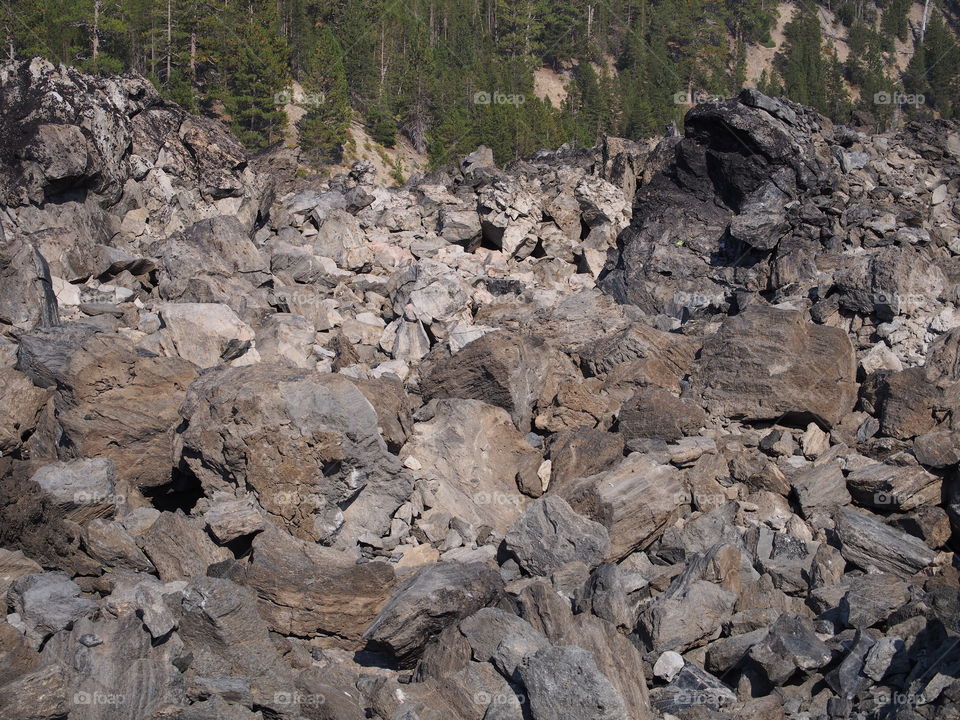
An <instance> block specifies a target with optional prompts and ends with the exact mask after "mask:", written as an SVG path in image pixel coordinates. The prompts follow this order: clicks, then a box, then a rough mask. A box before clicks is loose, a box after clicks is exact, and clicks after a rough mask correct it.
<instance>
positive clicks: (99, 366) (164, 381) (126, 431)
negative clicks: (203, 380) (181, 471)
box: [18, 326, 197, 488]
mask: <svg viewBox="0 0 960 720" xmlns="http://www.w3.org/2000/svg"><path fill="white" fill-rule="evenodd" d="M18 367H19V368H21V369H22V370H23V372H24V373H25V374H27V375H28V376H29V377H30V378H31V379H32V380H33V381H34V382H35V383H36V384H38V385H41V386H44V387H49V386H51V385H56V387H57V392H56V396H55V399H56V407H57V419H58V421H59V424H60V427H61V428H62V432H63V440H62V441H61V442H62V444H63V445H65V446H67V447H69V448H70V452H72V453H75V454H76V455H77V456H80V457H102V458H106V459H109V460H112V461H113V463H114V465H115V466H116V468H117V479H118V480H120V481H129V482H131V483H133V484H134V485H135V486H138V487H141V488H150V487H157V486H160V485H165V484H168V483H169V482H170V481H171V472H172V470H173V463H172V455H171V453H172V450H173V437H174V429H175V428H176V426H177V425H178V424H179V422H180V418H179V415H178V412H177V411H178V410H179V407H180V404H181V402H182V400H183V397H184V395H185V393H186V389H187V386H188V385H189V384H190V383H191V382H192V381H193V379H194V378H195V377H196V374H197V368H196V366H195V365H193V364H192V363H190V362H187V361H186V360H182V359H180V358H172V357H171V358H167V357H157V356H155V355H150V354H146V353H143V352H140V351H138V350H137V349H136V347H135V346H134V345H133V343H132V342H131V341H129V340H127V339H126V338H123V337H120V336H118V335H113V334H109V333H92V331H91V330H88V329H84V328H82V326H81V327H69V326H64V327H58V328H51V329H50V330H48V331H40V332H38V333H35V334H34V336H32V338H31V339H30V340H28V341H27V342H24V343H21V346H20V354H19V358H18Z"/></svg>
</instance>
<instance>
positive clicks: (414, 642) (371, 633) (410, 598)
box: [364, 562, 502, 666]
mask: <svg viewBox="0 0 960 720" xmlns="http://www.w3.org/2000/svg"><path fill="white" fill-rule="evenodd" d="M501 590H502V581H501V580H500V576H499V574H498V573H497V572H496V571H495V570H493V569H491V568H490V567H488V566H486V565H483V564H481V563H467V564H461V563H448V562H441V563H437V564H436V565H432V566H428V567H425V568H423V569H421V570H419V571H417V572H416V573H415V574H414V575H413V576H412V577H411V578H409V579H408V580H406V581H405V582H404V583H403V584H401V585H400V586H399V587H398V588H397V590H396V592H395V593H394V594H393V597H391V598H390V600H389V602H388V603H387V604H386V605H385V606H384V607H383V610H381V611H380V614H379V615H378V616H377V618H376V620H374V621H373V624H372V625H370V627H369V628H368V629H367V631H366V633H364V637H365V638H366V639H367V640H368V641H369V642H370V643H371V645H372V646H373V647H374V648H382V649H383V650H386V651H388V652H389V653H390V654H391V655H392V656H393V657H394V658H395V659H396V661H397V662H398V663H399V664H400V665H401V666H409V665H411V664H412V663H413V662H415V661H416V658H417V657H418V656H419V654H420V653H421V652H422V651H423V647H424V645H425V644H426V643H427V642H429V640H430V638H432V637H434V636H435V635H437V634H438V633H439V632H440V631H442V630H443V629H444V628H445V627H447V626H449V625H451V624H453V623H455V622H457V621H458V620H461V619H462V618H464V617H467V616H469V615H472V614H473V613H475V612H476V611H477V610H479V609H480V608H482V607H486V606H488V605H491V604H493V603H494V602H495V601H496V600H497V598H498V597H499V595H500V593H501Z"/></svg>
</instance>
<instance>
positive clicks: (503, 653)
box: [460, 608, 550, 680]
mask: <svg viewBox="0 0 960 720" xmlns="http://www.w3.org/2000/svg"><path fill="white" fill-rule="evenodd" d="M460 632H461V633H462V634H463V636H464V637H465V638H466V639H467V642H468V643H469V644H470V648H471V650H472V652H473V658H474V660H478V661H481V662H492V663H493V664H494V666H495V667H496V668H497V670H499V671H500V673H501V674H502V675H503V676H504V677H505V678H507V679H508V680H511V679H513V678H514V677H515V675H516V671H517V668H518V667H519V666H521V665H522V664H523V662H524V661H525V660H526V659H527V658H528V657H529V656H531V655H533V654H534V653H536V652H537V651H538V650H540V649H541V648H544V647H547V646H549V645H550V643H549V641H548V640H547V639H546V638H545V637H544V636H543V635H542V634H541V633H539V632H537V631H536V630H534V628H533V627H531V625H530V623H528V622H526V621H525V620H522V619H521V618H519V617H517V616H516V615H511V614H510V613H508V612H504V611H503V610H498V609H496V608H483V609H482V610H478V611H477V612H476V613H474V614H473V615H471V616H470V617H468V618H465V619H464V620H463V621H461V623H460Z"/></svg>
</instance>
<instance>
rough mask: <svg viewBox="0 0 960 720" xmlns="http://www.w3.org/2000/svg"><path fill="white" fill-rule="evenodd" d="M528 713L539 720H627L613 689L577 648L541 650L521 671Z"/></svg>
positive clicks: (565, 647)
mask: <svg viewBox="0 0 960 720" xmlns="http://www.w3.org/2000/svg"><path fill="white" fill-rule="evenodd" d="M520 677H521V679H522V680H523V684H524V686H525V687H526V690H527V695H528V701H529V703H530V710H531V712H532V714H533V715H534V717H536V718H538V720H541V719H542V720H561V718H563V719H564V720H566V719H569V720H587V719H588V718H589V720H601V719H603V720H607V719H609V720H614V718H617V719H619V718H624V717H627V710H626V707H625V704H624V701H623V698H622V697H621V696H620V693H618V692H617V690H616V688H615V687H614V686H613V684H612V683H611V682H610V680H609V679H608V678H607V677H606V676H605V675H603V673H601V672H600V670H599V668H597V665H596V661H595V660H594V658H593V655H592V654H591V653H590V652H588V651H587V650H584V649H582V648H579V647H575V646H561V647H547V648H543V649H542V650H540V651H539V652H537V653H536V654H534V655H533V656H531V657H530V658H529V659H528V660H527V663H526V664H525V665H523V666H521V667H520Z"/></svg>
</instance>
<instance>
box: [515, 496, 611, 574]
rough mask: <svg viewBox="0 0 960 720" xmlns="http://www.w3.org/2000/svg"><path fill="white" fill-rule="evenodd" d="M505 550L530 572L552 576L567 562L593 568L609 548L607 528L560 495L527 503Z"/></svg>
mask: <svg viewBox="0 0 960 720" xmlns="http://www.w3.org/2000/svg"><path fill="white" fill-rule="evenodd" d="M504 544H505V546H506V549H507V550H508V551H509V552H511V553H512V554H513V555H514V556H515V557H516V558H517V562H518V563H519V565H520V567H521V568H523V569H524V570H526V571H527V572H528V573H530V574H531V575H549V574H550V573H551V572H553V571H554V570H556V569H557V568H558V567H560V566H561V565H563V564H564V563H568V562H574V561H578V562H582V563H584V564H586V565H587V567H591V568H592V567H594V566H596V565H598V564H600V563H601V562H602V561H603V558H604V557H606V555H607V553H608V551H609V549H610V538H609V537H608V535H607V529H606V528H605V527H604V526H603V525H601V524H600V523H597V522H593V521H592V520H588V519H587V518H585V517H582V516H581V515H578V514H577V513H575V512H574V511H573V510H571V509H570V506H569V505H568V504H567V502H566V501H565V500H564V499H563V498H560V497H552V496H551V497H545V498H540V499H539V500H535V501H534V502H532V503H530V505H528V506H527V508H526V510H524V512H523V515H521V516H520V517H519V518H518V519H517V521H516V522H515V523H514V524H513V525H512V526H511V527H510V530H509V532H507V536H506V538H504Z"/></svg>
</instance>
